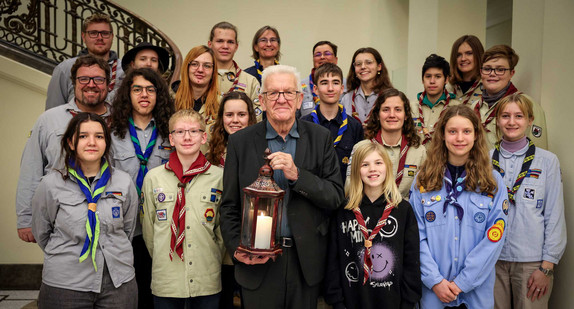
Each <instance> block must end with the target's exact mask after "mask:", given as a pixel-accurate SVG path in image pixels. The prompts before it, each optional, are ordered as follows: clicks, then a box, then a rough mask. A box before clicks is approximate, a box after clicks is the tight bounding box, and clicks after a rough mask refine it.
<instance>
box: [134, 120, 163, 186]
mask: <svg viewBox="0 0 574 309" xmlns="http://www.w3.org/2000/svg"><path fill="white" fill-rule="evenodd" d="M129 131H130V136H131V140H132V143H133V145H134V149H135V151H136V157H137V158H138V159H139V161H140V168H139V170H138V176H137V178H136V189H137V191H138V196H141V190H142V189H141V188H142V185H143V180H144V176H145V175H146V174H147V171H148V168H147V162H148V160H149V157H150V156H151V153H152V151H153V147H154V146H155V143H156V141H157V127H156V125H155V123H154V124H153V129H152V132H151V137H150V141H149V143H148V144H147V146H146V149H145V152H143V153H142V150H141V144H140V141H139V139H138V134H137V132H136V127H135V124H134V120H133V118H132V117H130V118H129Z"/></svg>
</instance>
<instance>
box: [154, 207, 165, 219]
mask: <svg viewBox="0 0 574 309" xmlns="http://www.w3.org/2000/svg"><path fill="white" fill-rule="evenodd" d="M155 213H156V215H157V220H158V221H166V220H167V209H158V210H156V211H155Z"/></svg>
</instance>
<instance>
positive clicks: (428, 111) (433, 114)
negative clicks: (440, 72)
mask: <svg viewBox="0 0 574 309" xmlns="http://www.w3.org/2000/svg"><path fill="white" fill-rule="evenodd" d="M422 94H423V93H422V92H421V93H419V94H418V95H417V99H418V100H419V101H417V102H416V103H415V104H416V106H411V110H412V114H413V121H414V122H415V127H416V130H417V134H418V136H419V137H420V138H421V144H422V143H423V141H424V140H425V134H424V131H423V122H424V129H426V130H428V132H429V133H430V134H431V136H432V135H433V134H434V131H435V125H436V123H437V122H438V120H439V118H440V116H441V115H442V113H443V111H444V110H445V108H446V107H448V106H455V105H459V104H460V101H458V100H456V99H455V98H454V94H452V93H449V96H450V99H449V102H448V106H445V103H446V96H445V95H444V94H443V95H442V96H441V97H440V98H439V99H438V101H437V102H436V103H435V104H434V105H433V107H430V106H429V105H427V104H426V103H425V99H426V96H425V98H423V102H422V104H421V103H420V97H421V95H422ZM421 110H422V112H423V113H422V115H421V114H420V111H421ZM421 118H422V119H421ZM424 146H425V147H426V148H427V149H428V147H429V146H430V140H428V141H427V142H426V143H425V144H424Z"/></svg>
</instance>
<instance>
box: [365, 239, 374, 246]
mask: <svg viewBox="0 0 574 309" xmlns="http://www.w3.org/2000/svg"><path fill="white" fill-rule="evenodd" d="M372 246H373V242H372V241H370V240H368V239H365V248H370V247H372Z"/></svg>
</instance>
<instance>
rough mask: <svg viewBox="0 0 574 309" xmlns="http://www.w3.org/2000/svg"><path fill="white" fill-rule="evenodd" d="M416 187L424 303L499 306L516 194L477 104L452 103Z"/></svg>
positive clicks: (429, 305) (430, 305)
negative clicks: (497, 163) (494, 154)
mask: <svg viewBox="0 0 574 309" xmlns="http://www.w3.org/2000/svg"><path fill="white" fill-rule="evenodd" d="M411 191H412V193H411V198H410V202H411V204H412V205H413V208H414V211H415V214H416V218H417V221H418V225H419V232H420V259H421V278H422V282H423V289H422V298H421V305H422V308H425V309H426V308H444V307H459V306H461V308H467V307H468V308H492V307H493V306H494V300H493V288H494V277H495V273H494V266H495V264H496V260H497V259H498V256H499V254H500V250H501V249H502V244H503V243H504V235H505V234H504V226H505V222H506V214H507V213H508V195H507V193H506V190H505V186H504V182H503V180H502V177H501V176H500V174H498V173H496V172H495V171H493V170H492V165H491V164H490V159H489V156H488V150H487V143H486V139H485V133H484V131H483V129H482V125H481V123H480V120H479V119H478V117H477V116H476V114H475V113H474V112H473V111H472V110H471V109H470V108H469V107H467V106H465V105H458V106H452V107H449V108H447V109H446V111H445V112H444V115H443V116H442V117H441V119H440V120H439V122H438V123H437V127H436V131H435V134H434V136H433V139H432V142H431V145H430V148H429V151H428V156H427V160H426V161H425V163H424V164H423V166H422V168H421V170H420V172H419V173H418V175H417V177H416V180H415V182H414V183H413V186H412V188H411Z"/></svg>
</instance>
